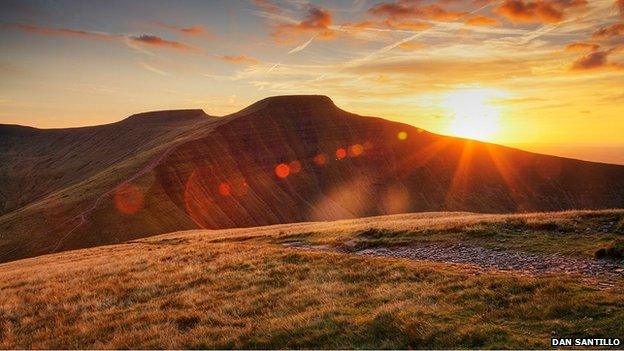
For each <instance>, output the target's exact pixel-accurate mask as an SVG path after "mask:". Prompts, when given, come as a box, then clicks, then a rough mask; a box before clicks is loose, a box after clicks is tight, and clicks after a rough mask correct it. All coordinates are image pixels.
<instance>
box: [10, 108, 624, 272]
mask: <svg viewBox="0 0 624 351" xmlns="http://www.w3.org/2000/svg"><path fill="white" fill-rule="evenodd" d="M140 116H142V115H137V116H135V117H132V118H129V119H127V120H126V121H125V123H136V125H138V126H147V124H146V123H144V122H142V121H141V117H140ZM162 116H166V114H162V115H161V117H162ZM171 133H174V131H173V130H172V131H171ZM175 133H177V134H175V136H173V137H172V136H171V135H167V138H165V137H163V138H161V139H154V140H152V141H150V145H152V146H154V149H150V150H151V151H152V153H151V154H150V155H151V156H150V157H149V158H145V157H144V158H142V160H143V161H142V162H138V161H137V160H136V159H134V158H133V157H127V158H125V159H123V161H121V163H120V164H124V165H126V166H127V168H125V169H132V170H133V171H132V172H126V173H122V172H117V171H112V169H114V168H109V169H108V170H109V172H104V173H103V172H100V173H98V175H96V176H94V177H89V178H85V180H84V181H83V183H79V184H78V185H74V186H73V187H72V188H69V190H67V191H68V192H69V194H74V195H75V196H79V197H80V198H81V201H77V202H73V204H74V205H73V207H72V206H65V205H63V206H59V205H58V204H57V203H55V202H54V201H52V200H51V199H53V197H50V196H48V197H47V198H46V199H44V201H39V202H37V203H34V204H32V205H29V206H28V207H26V208H23V209H20V210H19V211H16V212H13V213H10V214H8V215H5V216H4V217H2V218H0V228H2V229H3V230H4V232H5V233H6V234H5V235H4V237H3V238H2V240H3V241H0V259H2V260H9V259H15V258H19V257H25V256H31V255H35V254H41V253H45V252H50V251H57V250H65V249H72V248H79V247H87V246H95V245H100V244H106V243H111V242H118V241H123V240H128V239H132V238H137V237H142V236H148V235H153V234H159V233H165V232H169V231H174V230H180V229H192V228H197V227H203V228H230V227H246V226H259V225H267V224H275V223H287V222H298V221H318V220H332V219H339V218H356V217H363V216H371V215H378V214H391V213H405V212H417V211H439V210H451V211H475V212H498V213H500V212H516V211H521V212H524V211H544V210H563V209H574V208H585V209H598V208H615V207H624V167H623V166H616V165H607V164H599V163H592V162H584V161H578V160H571V159H565V158H560V157H553V156H545V155H539V154H534V153H528V152H524V151H520V150H516V149H511V148H506V147H502V146H497V145H493V144H488V143H482V142H476V141H471V140H466V139H460V138H453V137H446V136H440V135H436V134H432V133H429V132H426V131H423V130H421V129H418V128H415V127H411V126H408V125H405V124H401V123H396V122H390V121H386V120H383V119H380V118H370V117H368V118H365V117H361V116H358V115H355V114H351V113H348V112H345V111H343V110H341V109H339V108H338V107H336V106H335V105H334V104H333V103H332V101H331V100H330V99H329V98H327V97H324V96H280V97H274V98H268V99H264V100H262V101H259V102H257V103H255V104H253V105H251V106H249V107H248V108H246V109H244V110H242V111H240V112H237V113H235V114H232V115H229V116H226V117H224V118H220V119H217V120H216V121H214V122H213V121H212V120H211V121H209V122H206V123H203V124H201V125H198V124H195V123H194V122H192V119H191V123H190V124H182V126H178V127H176V128H175ZM111 138H112V137H111ZM141 138H142V137H141ZM107 140H108V139H107ZM110 140H114V139H110ZM111 143H112V144H114V145H117V147H122V146H119V145H121V144H118V143H116V142H115V141H112V142H111ZM59 144H60V142H59ZM156 145H157V147H156ZM73 147H75V148H78V146H73ZM155 149H158V150H159V151H158V152H156V151H154V150H155ZM133 154H134V152H128V156H130V155H133ZM93 157H96V155H94V156H93ZM96 158H97V157H96ZM148 159H149V160H151V161H149V162H148ZM107 160H109V161H107V162H113V163H114V161H113V160H112V158H108V159H107ZM113 167H117V166H113ZM76 172H79V173H80V172H81V171H80V170H76ZM63 174H64V173H63ZM44 178H45V179H49V177H48V176H46V177H44ZM102 184H106V185H107V186H103V185H102ZM85 188H94V189H96V190H97V191H94V190H91V191H89V192H86V195H83V194H85V192H84V189H85ZM64 191H65V190H64ZM56 200H58V199H56ZM26 210H28V211H26ZM35 215H36V216H37V217H38V218H43V220H40V221H37V219H33V217H34V216H35ZM59 223H60V224H59Z"/></svg>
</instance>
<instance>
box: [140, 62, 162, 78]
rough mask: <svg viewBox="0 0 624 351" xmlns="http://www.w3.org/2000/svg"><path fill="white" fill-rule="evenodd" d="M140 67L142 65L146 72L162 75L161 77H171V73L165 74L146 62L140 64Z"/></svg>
mask: <svg viewBox="0 0 624 351" xmlns="http://www.w3.org/2000/svg"><path fill="white" fill-rule="evenodd" d="M139 65H140V66H141V67H143V68H145V69H146V70H148V71H150V72H152V73H156V74H158V75H160V76H163V77H166V76H168V75H169V73H167V72H165V71H162V70H160V69H158V68H156V67H154V66H152V65H150V64H148V63H145V62H139Z"/></svg>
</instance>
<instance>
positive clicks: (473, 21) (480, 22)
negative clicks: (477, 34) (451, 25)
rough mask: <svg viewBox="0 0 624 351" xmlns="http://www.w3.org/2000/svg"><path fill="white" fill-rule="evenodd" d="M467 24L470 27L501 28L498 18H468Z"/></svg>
mask: <svg viewBox="0 0 624 351" xmlns="http://www.w3.org/2000/svg"><path fill="white" fill-rule="evenodd" d="M466 24H467V25H469V26H484V27H488V26H489V27H494V26H499V25H500V22H499V21H498V20H497V19H496V18H492V17H487V16H481V15H478V16H472V17H470V18H468V19H467V20H466Z"/></svg>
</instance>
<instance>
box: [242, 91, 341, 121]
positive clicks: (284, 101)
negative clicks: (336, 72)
mask: <svg viewBox="0 0 624 351" xmlns="http://www.w3.org/2000/svg"><path fill="white" fill-rule="evenodd" d="M336 110H339V108H338V107H337V106H336V105H335V104H334V102H333V101H332V99H330V98H329V97H328V96H325V95H278V96H271V97H268V98H265V99H262V100H260V101H257V102H255V103H253V104H251V105H250V106H248V107H246V108H244V109H243V110H241V111H239V112H236V113H234V114H232V116H242V115H248V114H251V113H254V112H259V111H264V112H273V111H275V112H278V111H284V112H305V111H325V112H328V111H336ZM293 116H294V115H293Z"/></svg>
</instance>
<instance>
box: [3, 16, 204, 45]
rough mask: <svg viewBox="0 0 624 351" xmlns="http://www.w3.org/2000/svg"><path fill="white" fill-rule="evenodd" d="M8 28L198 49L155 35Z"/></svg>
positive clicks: (18, 26)
mask: <svg viewBox="0 0 624 351" xmlns="http://www.w3.org/2000/svg"><path fill="white" fill-rule="evenodd" d="M8 27H11V28H16V29H20V30H23V31H26V32H29V33H34V34H38V35H47V36H60V37H74V38H81V39H87V40H103V41H123V40H124V39H128V40H130V41H131V42H133V43H136V44H143V45H149V46H154V47H162V48H168V49H174V50H178V51H187V52H196V51H198V49H196V48H193V47H191V46H188V45H186V44H184V43H180V42H177V41H169V40H165V39H162V38H160V37H158V36H155V35H148V34H143V35H139V36H129V37H126V36H124V35H119V34H108V33H103V32H90V31H84V30H77V29H70V28H50V27H40V26H37V25H32V24H21V23H17V24H10V25H8Z"/></svg>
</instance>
